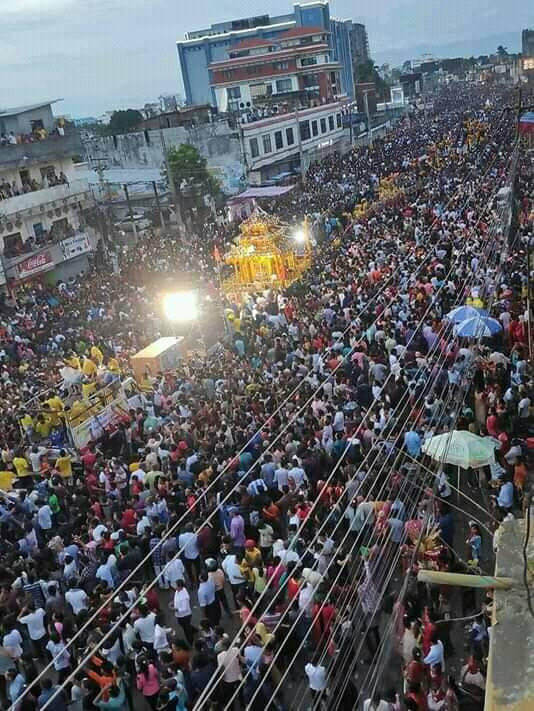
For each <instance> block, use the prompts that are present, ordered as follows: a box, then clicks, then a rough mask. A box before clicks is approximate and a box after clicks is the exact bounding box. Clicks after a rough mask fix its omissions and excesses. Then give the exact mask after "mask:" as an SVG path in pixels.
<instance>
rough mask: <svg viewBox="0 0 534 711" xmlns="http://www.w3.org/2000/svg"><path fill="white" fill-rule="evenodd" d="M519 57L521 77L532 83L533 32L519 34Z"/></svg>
mask: <svg viewBox="0 0 534 711" xmlns="http://www.w3.org/2000/svg"><path fill="white" fill-rule="evenodd" d="M521 55H522V57H521V60H522V70H523V76H524V77H525V78H526V80H527V81H528V82H529V83H530V82H532V83H534V30H528V29H526V30H523V32H522V33H521Z"/></svg>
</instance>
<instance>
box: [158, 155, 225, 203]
mask: <svg viewBox="0 0 534 711" xmlns="http://www.w3.org/2000/svg"><path fill="white" fill-rule="evenodd" d="M167 163H168V166H169V171H170V176H167V179H168V180H172V181H173V183H174V186H175V189H176V196H177V199H178V202H179V203H180V205H179V208H180V209H181V210H182V212H183V211H185V212H191V211H192V208H193V207H195V208H197V209H198V210H199V212H200V213H203V212H204V211H205V209H206V208H207V205H206V203H205V200H204V198H205V196H207V195H209V196H211V197H215V196H216V194H217V193H218V192H219V189H220V186H219V183H218V181H217V180H216V178H214V176H213V175H211V173H210V172H209V171H208V161H207V160H206V158H204V157H203V156H202V155H201V154H200V153H199V151H198V149H197V148H195V146H192V145H191V144H189V143H182V144H181V145H180V146H178V147H176V146H173V147H172V148H170V149H169V150H168V151H167Z"/></svg>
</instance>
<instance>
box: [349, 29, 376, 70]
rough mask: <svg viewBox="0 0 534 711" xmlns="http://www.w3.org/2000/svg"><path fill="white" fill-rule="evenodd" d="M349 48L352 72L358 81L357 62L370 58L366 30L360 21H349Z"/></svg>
mask: <svg viewBox="0 0 534 711" xmlns="http://www.w3.org/2000/svg"><path fill="white" fill-rule="evenodd" d="M349 37H350V50H351V54H352V71H353V74H354V81H355V82H358V81H359V80H360V78H359V77H358V64H362V63H363V62H367V61H368V60H369V59H370V58H371V55H370V52H369V39H368V37H367V30H366V28H365V25H362V24H361V23H360V22H350V32H349Z"/></svg>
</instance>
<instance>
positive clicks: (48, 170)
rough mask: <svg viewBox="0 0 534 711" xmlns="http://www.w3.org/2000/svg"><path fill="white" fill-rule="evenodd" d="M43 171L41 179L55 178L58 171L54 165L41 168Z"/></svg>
mask: <svg viewBox="0 0 534 711" xmlns="http://www.w3.org/2000/svg"><path fill="white" fill-rule="evenodd" d="M40 171H41V178H45V177H46V178H48V179H50V178H54V177H55V175H56V169H55V168H54V166H53V165H44V166H41V168H40Z"/></svg>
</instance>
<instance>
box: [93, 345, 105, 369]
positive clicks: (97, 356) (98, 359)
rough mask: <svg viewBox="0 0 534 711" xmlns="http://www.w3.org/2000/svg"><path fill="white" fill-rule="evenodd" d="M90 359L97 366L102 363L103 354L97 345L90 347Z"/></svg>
mask: <svg viewBox="0 0 534 711" xmlns="http://www.w3.org/2000/svg"><path fill="white" fill-rule="evenodd" d="M91 359H92V360H93V361H94V362H95V363H97V364H98V365H102V363H103V362H104V354H103V353H102V351H101V350H100V348H99V347H98V346H97V345H94V346H91Z"/></svg>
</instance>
